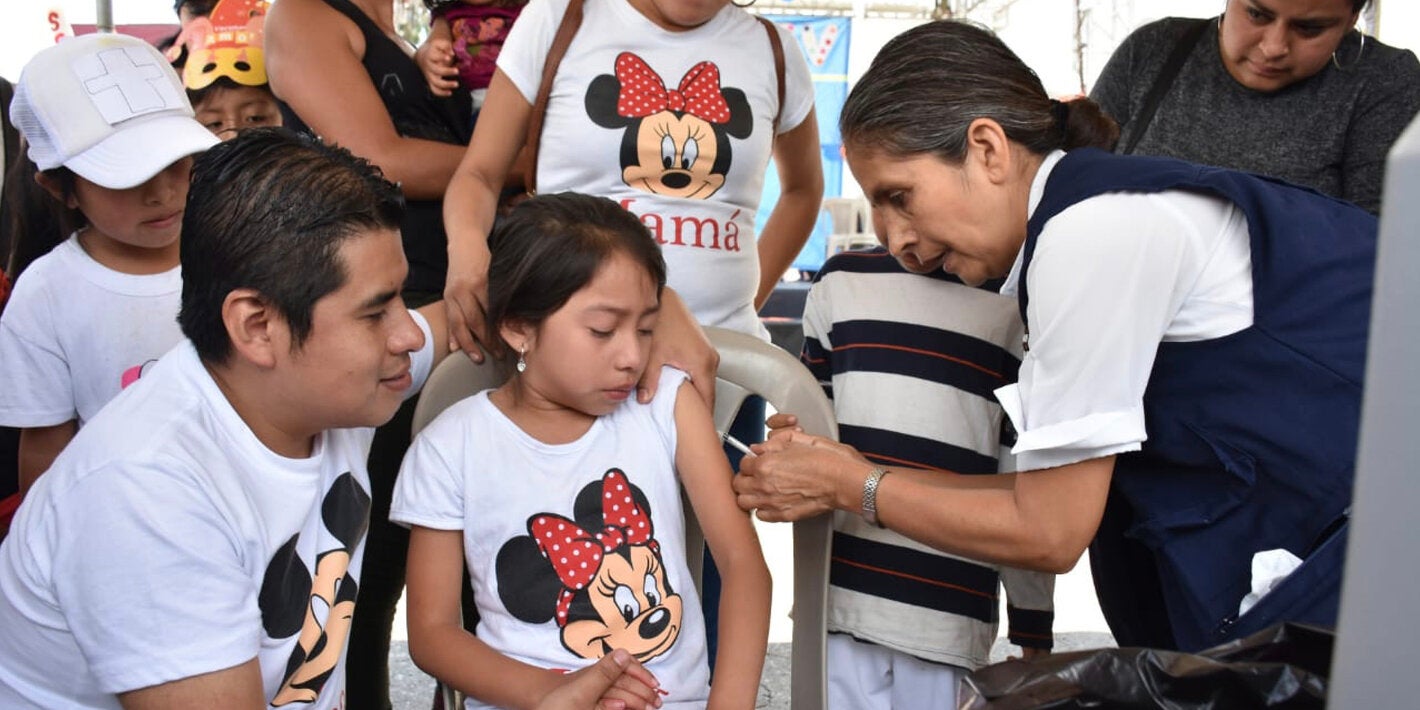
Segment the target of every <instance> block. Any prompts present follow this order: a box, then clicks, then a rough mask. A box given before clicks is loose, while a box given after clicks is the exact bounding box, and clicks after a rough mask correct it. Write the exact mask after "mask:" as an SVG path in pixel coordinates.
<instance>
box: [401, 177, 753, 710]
mask: <svg viewBox="0 0 1420 710" xmlns="http://www.w3.org/2000/svg"><path fill="white" fill-rule="evenodd" d="M490 249H491V251H492V261H491V265H490V267H489V309H488V323H489V330H490V333H489V335H490V338H489V340H488V342H490V343H494V344H495V345H496V346H497V347H500V348H506V349H507V351H508V354H509V357H507V358H504V359H503V362H505V363H506V362H510V361H512V360H516V362H517V364H516V368H515V370H516V371H515V372H514V373H512V377H511V378H510V379H509V380H508V382H507V383H506V384H504V385H503V386H502V387H499V388H498V389H496V390H491V391H488V392H484V393H481V394H478V395H475V396H473V397H470V398H468V399H466V400H464V401H462V402H459V403H458V404H455V405H454V406H452V407H450V408H449V409H448V410H447V411H445V412H444V413H443V414H442V415H441V416H440V417H439V418H437V419H436V420H434V422H433V423H431V424H430V425H429V426H428V427H427V428H426V429H425V430H424V431H423V432H422V433H421V434H420V435H419V437H418V438H417V439H416V440H415V442H414V444H413V446H411V447H410V450H409V454H408V456H407V457H406V458H405V461H404V466H403V468H402V470H401V471H400V475H399V480H398V483H397V484H396V488H395V494H394V503H393V506H392V508H391V512H390V518H391V519H392V520H394V521H396V522H399V523H403V524H406V525H409V526H411V529H412V530H411V534H410V541H409V572H408V585H409V592H408V593H409V618H408V625H409V645H410V652H411V655H412V656H413V658H414V660H415V662H416V663H417V664H418V665H419V666H420V667H421V668H423V669H424V670H425V671H427V672H428V673H430V674H431V675H433V676H435V677H436V678H438V679H440V680H441V681H443V682H445V683H447V684H449V685H452V686H453V687H455V688H457V689H459V690H461V691H463V692H464V693H466V694H467V695H468V696H469V697H470V698H471V699H474V700H475V701H476V702H471V703H470V707H481V706H483V705H481V704H486V705H489V706H498V707H513V708H522V707H531V706H533V705H535V704H536V703H537V702H538V701H539V700H540V699H541V698H542V697H543V696H544V695H546V694H547V693H549V692H550V691H552V690H554V689H555V688H557V687H558V686H560V685H561V684H563V683H565V682H567V680H568V678H569V676H568V675H566V673H567V672H568V671H570V670H576V669H579V668H584V667H587V666H589V665H591V664H592V663H594V662H595V661H596V660H597V659H599V658H601V657H603V656H605V655H607V654H609V653H611V652H612V651H613V650H615V649H625V650H626V651H628V652H629V653H630V654H631V656H632V658H634V659H635V660H636V662H637V663H638V664H640V665H641V666H643V667H644V669H643V670H644V671H649V673H640V674H632V673H628V674H625V675H623V677H622V679H621V680H620V681H618V683H617V684H616V685H615V686H613V687H612V689H611V690H610V691H608V693H607V695H606V696H604V700H607V701H609V702H608V703H607V705H609V706H624V707H629V708H640V707H662V706H664V707H670V708H677V707H685V708H689V707H706V706H707V705H708V706H709V707H722V708H747V707H753V706H754V702H755V697H756V694H757V692H758V687H759V678H760V672H761V670H762V666H763V663H764V654H765V646H766V643H767V636H768V629H769V587H770V582H769V571H768V568H767V567H766V566H765V563H764V558H763V556H762V555H761V553H760V548H759V543H758V540H757V539H756V536H755V533H754V528H753V527H752V526H751V524H750V520H749V517H748V516H747V515H746V514H745V513H743V512H741V511H740V510H739V509H738V508H737V507H736V505H735V499H734V494H733V492H732V490H731V487H730V476H731V474H730V466H729V463H728V462H727V461H726V459H725V455H724V453H723V450H722V449H721V446H720V440H719V437H718V436H717V434H716V432H715V428H714V424H713V422H712V420H711V416H710V411H709V409H708V408H707V407H706V405H705V402H704V401H702V400H701V399H700V397H699V396H698V395H697V394H696V392H695V390H694V389H693V388H692V387H691V386H690V382H689V380H688V379H687V377H686V375H685V373H683V372H680V371H679V370H675V369H671V368H666V369H665V370H663V371H662V373H661V376H660V387H659V389H658V390H657V394H656V396H655V398H654V399H653V400H652V401H651V402H650V403H649V404H644V405H643V404H639V403H637V402H636V397H635V396H634V392H635V389H634V388H635V385H636V382H637V380H638V379H639V378H640V377H641V374H642V371H643V370H644V369H645V367H646V363H647V353H648V351H649V348H650V345H651V331H652V329H653V327H654V326H655V322H656V318H657V312H658V310H659V307H660V293H661V288H662V286H663V285H664V284H665V274H666V272H665V262H664V261H663V260H662V258H661V254H660V249H659V247H658V246H657V245H656V242H655V240H654V239H653V238H652V237H651V235H650V233H649V232H647V231H646V228H645V227H644V226H643V225H642V224H641V222H640V221H639V220H638V219H637V218H636V217H635V215H632V214H631V213H629V212H627V211H626V210H624V209H621V207H620V206H618V205H617V204H616V203H614V202H612V201H611V200H608V199H605V198H597V197H588V196H584V195H576V194H572V193H562V194H556V195H543V196H539V197H536V198H533V199H531V200H529V201H527V202H525V203H523V204H522V205H520V206H519V207H518V208H517V209H516V210H514V211H513V213H512V215H511V216H510V217H509V218H508V219H507V220H506V221H505V222H502V223H500V224H499V225H498V227H497V228H496V229H495V230H494V231H493V234H492V237H491V238H490ZM682 485H683V486H684V488H685V491H686V493H687V494H688V496H689V499H690V503H691V506H692V507H693V509H694V512H695V515H696V517H697V518H698V519H699V521H700V525H701V527H702V528H703V529H704V531H705V539H706V541H707V542H708V544H709V546H710V550H711V552H712V553H713V554H714V556H715V559H716V560H717V562H719V564H720V570H721V574H722V576H723V579H724V594H723V596H722V597H721V598H722V599H723V600H724V601H723V602H722V604H721V608H720V622H719V632H720V643H721V644H722V652H721V653H720V654H719V656H718V658H719V661H718V664H717V667H716V668H715V674H714V677H715V682H714V685H713V686H712V685H711V684H710V668H709V667H708V662H707V655H706V648H705V633H706V630H705V623H704V621H703V618H702V616H701V612H700V602H699V600H698V599H697V598H696V597H697V595H696V590H695V586H694V583H693V581H692V579H691V577H690V572H689V569H688V568H687V565H686V559H685V521H684V517H683V514H682V510H681V498H680V489H681V486H682ZM461 562H466V563H467V565H468V571H469V577H470V579H471V581H472V585H473V590H474V597H475V599H476V601H477V604H478V609H479V612H480V622H479V625H478V628H477V632H476V635H473V634H469V633H468V632H466V631H464V629H463V627H462V625H461V623H460V618H459V591H460V581H461V574H460V569H461V564H460V563H461ZM623 704H624V705H623Z"/></svg>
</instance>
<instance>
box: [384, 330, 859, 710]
mask: <svg viewBox="0 0 1420 710" xmlns="http://www.w3.org/2000/svg"><path fill="white" fill-rule="evenodd" d="M705 332H706V335H707V336H709V338H710V342H711V344H713V345H714V346H715V349H716V350H717V351H718V352H719V353H720V369H719V371H718V372H717V373H716V381H715V412H714V416H715V427H716V428H717V429H718V430H720V431H726V430H728V429H729V426H730V422H732V421H733V420H734V418H735V414H736V412H738V411H739V408H740V405H741V404H742V403H743V402H744V400H745V398H746V397H748V396H749V395H751V394H757V395H759V396H761V397H763V398H764V399H765V401H767V402H768V403H769V404H770V406H772V407H774V408H775V409H776V410H778V411H781V412H792V413H794V414H796V415H798V417H799V425H800V426H802V427H803V428H804V431H806V432H808V433H810V434H816V435H819V436H826V437H830V438H834V439H837V438H838V426H837V424H836V423H835V421H834V418H833V407H832V405H831V404H830V403H829V401H828V398H827V397H825V396H824V394H823V389H822V388H821V387H820V386H819V384H818V382H817V381H816V380H815V379H814V377H813V375H811V374H810V373H809V371H808V369H806V368H805V367H804V366H803V365H802V364H800V363H799V361H798V359H797V358H795V357H794V356H792V355H790V354H789V353H787V352H785V351H784V350H783V349H781V348H779V347H776V346H774V345H772V344H770V343H766V342H764V341H762V340H759V339H758V338H754V337H751V336H748V335H745V334H743V333H737V332H734V331H730V330H725V329H722V328H706V329H705ZM503 380H504V378H503V376H502V375H501V374H500V373H499V371H498V368H497V367H496V366H494V365H493V364H492V362H491V359H488V358H485V359H484V362H483V364H474V363H473V362H472V361H470V360H469V359H468V358H467V357H463V356H462V355H458V354H455V355H453V356H451V357H448V358H445V359H444V361H443V362H442V363H440V364H439V367H437V368H436V369H435V370H434V372H433V373H431V374H430V375H429V380H428V381H427V382H426V383H425V384H424V390H423V394H422V395H421V396H420V398H419V402H418V404H416V405H415V408H414V419H413V424H412V427H411V428H412V430H413V433H414V434H416V435H417V434H418V433H419V432H420V431H421V430H422V429H423V428H424V427H425V426H427V425H428V424H429V422H431V421H433V420H434V418H435V417H437V416H438V415H439V413H440V412H442V411H444V410H445V409H447V408H448V407H449V406H450V405H452V404H453V403H455V402H457V401H459V400H461V399H464V398H465V397H469V396H472V395H474V394H476V393H478V392H481V391H483V390H485V389H489V388H491V387H497V386H498V385H500V384H502V383H503ZM682 498H684V494H682ZM684 509H685V523H686V530H685V544H686V561H687V563H688V564H689V565H690V568H691V569H690V571H691V575H692V577H693V578H694V580H695V586H696V589H697V590H698V589H699V588H700V574H701V570H700V561H701V557H702V551H703V550H704V546H705V538H704V535H703V533H702V532H701V530H700V525H699V523H698V521H696V519H695V514H694V511H693V510H692V509H691V507H690V505H689V503H688V502H685V504H684ZM832 534H833V527H832V521H831V517H830V516H828V515H823V516H819V517H817V518H814V519H812V520H806V521H801V522H798V523H794V631H793V645H792V652H791V663H792V666H791V671H790V681H789V683H790V706H791V707H792V708H793V710H822V709H823V708H825V707H827V693H828V687H827V676H826V668H827V663H826V661H827V659H826V655H825V654H826V649H827V633H828V626H827V616H826V614H827V604H828V556H829V544H830V542H831V540H832ZM439 687H440V692H441V694H442V698H443V701H444V708H445V709H446V710H454V709H456V708H461V707H462V701H463V698H462V695H461V694H460V693H457V692H456V691H454V690H453V689H452V688H449V687H448V686H445V685H443V684H440V686H439Z"/></svg>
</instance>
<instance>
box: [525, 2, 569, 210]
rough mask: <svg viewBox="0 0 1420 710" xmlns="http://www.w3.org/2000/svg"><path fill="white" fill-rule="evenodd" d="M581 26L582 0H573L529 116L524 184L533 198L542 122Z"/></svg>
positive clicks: (563, 15)
mask: <svg viewBox="0 0 1420 710" xmlns="http://www.w3.org/2000/svg"><path fill="white" fill-rule="evenodd" d="M581 26H582V0H571V2H569V3H567V11H566V12H564V13H562V23H561V24H559V25H558V26H557V34H555V35H553V37H552V46H551V47H550V48H549V49H548V50H547V62H546V63H545V64H543V65H542V82H541V83H540V84H538V87H537V100H536V101H534V102H533V108H532V115H530V116H528V135H527V140H526V143H524V148H525V149H526V150H527V155H528V168H527V175H526V176H525V177H524V179H523V184H524V186H525V187H526V188H527V191H528V194H529V195H532V194H536V193H537V149H538V144H539V143H540V142H541V141H542V119H543V118H544V117H546V115H547V100H548V98H549V97H550V96H551V95H552V80H553V78H555V77H556V76H557V67H558V65H560V64H562V56H563V55H565V54H567V46H568V45H570V44H572V38H573V37H574V36H576V34H577V30H578V28H580V27H581Z"/></svg>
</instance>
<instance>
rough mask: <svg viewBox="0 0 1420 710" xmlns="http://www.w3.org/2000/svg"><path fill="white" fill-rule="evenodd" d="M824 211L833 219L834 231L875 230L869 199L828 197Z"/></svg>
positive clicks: (825, 199)
mask: <svg viewBox="0 0 1420 710" xmlns="http://www.w3.org/2000/svg"><path fill="white" fill-rule="evenodd" d="M822 209H823V211H824V212H827V213H828V216H829V217H830V218H831V219H832V220H833V231H834V233H837V234H855V233H859V232H867V233H869V234H871V233H872V231H873V218H872V212H871V209H870V208H869V206H868V201H867V200H865V199H863V198H861V197H826V198H824V200H823V207H822Z"/></svg>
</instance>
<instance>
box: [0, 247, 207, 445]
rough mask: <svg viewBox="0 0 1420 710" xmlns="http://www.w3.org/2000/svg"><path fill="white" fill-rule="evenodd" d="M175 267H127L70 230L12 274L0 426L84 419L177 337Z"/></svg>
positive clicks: (0, 368)
mask: <svg viewBox="0 0 1420 710" xmlns="http://www.w3.org/2000/svg"><path fill="white" fill-rule="evenodd" d="M181 299H182V274H181V271H180V269H179V267H177V266H174V267H173V268H171V269H169V270H167V271H164V272H162V273H159V274H145V275H136V274H125V273H121V272H118V271H114V270H113V269H110V268H108V267H107V266H104V265H103V264H100V263H99V262H97V261H94V259H93V257H90V256H89V255H88V253H87V252H85V251H84V248H83V247H82V246H80V245H79V237H78V234H77V233H76V234H75V235H73V236H70V237H69V238H68V239H66V240H64V241H63V242H61V243H60V244H59V245H58V246H56V247H55V248H54V250H53V251H51V252H50V253H48V254H46V255H44V256H42V257H40V258H39V259H36V260H35V261H34V263H33V264H30V267H29V268H28V269H26V270H25V273H24V274H22V275H21V276H20V278H19V280H17V281H16V282H15V290H14V293H13V294H11V296H10V302H9V304H8V305H6V307H5V315H4V316H3V317H0V425H4V426H13V427H26V428H29V427H43V426H53V425H55V424H63V423H64V422H67V421H69V420H71V419H77V420H79V423H80V424H83V423H84V422H87V421H89V420H90V419H92V418H93V417H94V415H95V414H97V413H98V411H99V409H100V408H102V407H103V406H104V405H105V404H107V403H108V401H109V400H111V399H113V398H114V396H115V395H117V394H118V393H119V391H120V390H122V389H123V387H124V386H125V385H126V384H130V383H131V382H132V381H133V380H136V379H137V378H138V377H139V376H141V375H142V373H143V371H144V368H146V367H148V366H150V365H152V364H153V363H154V362H155V361H156V360H157V359H158V358H159V357H162V355H163V353H166V352H167V351H168V350H170V349H172V347H173V346H174V345H177V344H178V342H180V341H181V340H182V331H181V330H180V329H179V328H178V323H177V315H178V308H179V306H180V303H181Z"/></svg>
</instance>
